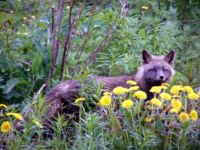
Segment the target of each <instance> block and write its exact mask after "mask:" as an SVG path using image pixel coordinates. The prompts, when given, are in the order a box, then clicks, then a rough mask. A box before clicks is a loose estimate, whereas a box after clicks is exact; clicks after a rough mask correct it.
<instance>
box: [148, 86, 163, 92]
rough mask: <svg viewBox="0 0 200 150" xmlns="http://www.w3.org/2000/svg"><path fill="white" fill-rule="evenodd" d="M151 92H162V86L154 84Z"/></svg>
mask: <svg viewBox="0 0 200 150" xmlns="http://www.w3.org/2000/svg"><path fill="white" fill-rule="evenodd" d="M150 92H152V93H160V92H161V89H160V87H158V86H153V87H152V88H151V90H150Z"/></svg>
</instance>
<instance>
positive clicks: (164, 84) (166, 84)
mask: <svg viewBox="0 0 200 150" xmlns="http://www.w3.org/2000/svg"><path fill="white" fill-rule="evenodd" d="M161 86H167V87H169V84H168V83H162V84H161Z"/></svg>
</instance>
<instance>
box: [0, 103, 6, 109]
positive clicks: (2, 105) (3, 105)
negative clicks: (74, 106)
mask: <svg viewBox="0 0 200 150" xmlns="http://www.w3.org/2000/svg"><path fill="white" fill-rule="evenodd" d="M1 107H4V108H5V109H6V108H8V107H7V106H6V105H5V104H0V108H1Z"/></svg>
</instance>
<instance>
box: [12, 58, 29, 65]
mask: <svg viewBox="0 0 200 150" xmlns="http://www.w3.org/2000/svg"><path fill="white" fill-rule="evenodd" d="M15 59H16V60H18V61H20V62H21V63H22V64H24V65H28V66H30V65H31V64H32V62H29V63H28V62H25V61H22V60H20V59H18V58H15Z"/></svg>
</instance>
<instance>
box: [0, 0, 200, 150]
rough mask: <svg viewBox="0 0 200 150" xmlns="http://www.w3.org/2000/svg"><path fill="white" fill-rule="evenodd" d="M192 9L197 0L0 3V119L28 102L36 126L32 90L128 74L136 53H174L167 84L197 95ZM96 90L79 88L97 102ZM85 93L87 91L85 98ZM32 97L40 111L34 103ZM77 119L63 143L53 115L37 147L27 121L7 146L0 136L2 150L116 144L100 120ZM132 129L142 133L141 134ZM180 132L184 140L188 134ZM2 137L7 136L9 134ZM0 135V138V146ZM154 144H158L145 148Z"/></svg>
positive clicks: (199, 49) (198, 52)
mask: <svg viewBox="0 0 200 150" xmlns="http://www.w3.org/2000/svg"><path fill="white" fill-rule="evenodd" d="M199 5H200V2H199V1H198V0H190V1H189V0H185V1H182V0H168V1H161V0H158V1H147V0H135V1H133V0H123V1H115V0H113V1H110V0H104V1H101V0H94V1H92V0H89V1H87V2H85V1H83V0H82V1H78V0H76V1H75V0H65V1H64V0H63V1H61V0H58V1H53V0H42V1H40V0H34V1H32V0H2V1H0V45H1V47H0V54H1V55H0V83H1V84H0V104H6V105H8V108H7V109H6V111H5V110H4V109H3V108H4V107H3V105H2V106H0V115H2V114H3V113H5V112H19V113H21V112H22V113H24V112H25V111H26V110H27V109H28V108H27V105H30V104H34V106H32V107H35V109H39V110H37V111H36V114H37V115H34V116H33V118H31V119H32V120H39V121H41V120H40V119H41V115H42V114H41V112H43V111H44V110H45V109H46V108H45V107H42V106H43V103H44V102H43V98H42V93H39V94H40V96H41V97H39V100H38V95H37V94H35V93H36V92H38V91H39V90H40V89H41V87H42V86H43V85H44V84H45V85H46V87H45V89H44V88H42V90H43V92H45V91H47V90H48V89H50V88H51V87H53V86H55V85H57V84H59V83H60V82H62V81H64V80H68V79H75V78H76V79H77V78H78V79H79V78H82V79H85V78H87V77H91V76H92V77H93V76H96V75H105V76H115V75H121V74H132V73H134V72H135V71H136V69H137V67H139V66H140V58H141V51H142V50H143V49H146V50H147V51H148V52H150V53H152V54H159V55H160V54H166V53H167V52H168V51H169V50H171V49H174V50H175V52H176V60H175V70H176V74H175V77H174V79H173V82H172V85H175V84H178V85H183V86H191V87H192V88H193V89H194V90H195V91H196V92H197V91H199V90H200V88H199V86H200V76H199V73H200V60H199V59H198V58H199V57H200V37H199V34H200V30H199V27H200V21H199V18H200V10H199V8H198V6H199ZM63 56H65V57H63ZM94 86H96V85H94ZM101 86H102V85H97V87H96V89H97V90H96V91H94V88H93V87H92V88H91V87H87V86H85V87H84V86H83V90H82V94H81V96H83V97H85V98H86V99H87V101H90V100H95V101H96V102H97V101H99V99H100V98H101V95H100V93H101V92H100V89H101ZM86 90H87V91H89V92H88V93H87V92H86V93H85V91H86ZM36 100H37V101H38V103H39V104H40V107H36V106H35V105H36V104H35V103H34V102H35V101H36ZM86 103H87V102H86ZM24 106H25V108H24ZM43 109H44V110H43ZM42 110H43V111H42ZM127 113H130V112H127ZM81 114H82V117H80V120H81V121H80V122H83V123H85V124H86V125H87V126H86V127H85V126H81V125H82V124H81V123H80V122H79V123H80V124H78V123H77V124H75V127H74V128H73V129H72V130H77V132H76V133H77V134H76V135H73V136H72V135H71V137H70V138H68V139H67V136H68V135H69V134H72V133H73V132H72V131H71V128H62V127H64V126H66V125H67V124H68V120H66V119H65V117H64V116H59V117H58V119H57V122H54V123H52V129H53V130H54V131H55V132H54V133H53V136H52V138H51V139H49V140H47V141H45V142H44V141H43V138H44V137H43V136H42V133H43V132H44V131H43V129H38V127H37V126H35V125H37V123H34V122H36V121H33V123H32V122H30V123H29V124H28V127H27V130H25V131H24V134H22V135H21V134H20V133H19V134H20V135H18V137H17V138H13V141H11V142H10V143H9V141H8V140H9V138H7V140H5V139H6V137H5V136H4V138H5V139H4V140H5V141H6V143H7V145H10V149H13V148H16V149H18V148H19V149H23V148H26V147H27V145H29V146H30V148H33V149H34V148H38V149H43V148H52V149H66V148H71V147H72V146H73V149H74V148H77V149H84V147H85V149H87V147H88V146H90V148H89V149H95V148H97V149H98V148H99V149H100V148H102V147H103V148H104V149H111V148H113V147H112V146H113V143H112V142H115V140H116V139H112V138H111V137H112V133H105V132H103V131H102V128H104V127H105V126H106V125H108V122H107V121H102V117H101V116H98V115H97V114H96V113H89V114H87V113H81ZM129 115H130V114H129ZM128 117H129V116H128ZM8 119H10V120H11V118H7V117H2V119H1V118H0V124H2V123H3V122H4V121H6V120H8ZM128 119H130V118H128ZM128 119H127V120H128ZM97 123H98V124H97ZM5 126H6V127H9V124H8V123H5ZM12 126H13V125H12ZM185 126H189V125H187V124H186V125H185ZM192 127H193V126H192ZM82 128H83V129H82ZM194 128H195V129H198V127H196V126H195V127H194ZM32 129H37V130H32ZM5 131H6V130H5ZM83 131H84V132H83ZM93 131H94V132H93ZM71 132H72V133H71ZM140 132H141V134H146V135H147V131H146V130H145V131H143V130H142V129H141V130H140ZM183 132H184V134H185V137H186V135H187V134H188V133H187V132H186V131H185V130H184V131H183ZM198 132H199V131H198ZM78 133H82V134H84V135H80V134H78ZM104 133H105V134H106V135H104ZM151 134H152V133H149V132H148V136H152V138H155V140H156V138H157V137H155V135H151ZM173 134H175V133H173ZM10 136H11V137H12V136H13V135H12V134H11V133H10ZM104 136H105V137H104ZM133 136H136V135H133ZM140 136H141V135H140ZM143 136H144V135H142V137H143ZM161 136H162V137H163V135H162V134H161ZM170 136H172V135H168V137H170ZM174 136H176V135H174ZM74 137H75V138H74ZM85 137H86V138H85ZM91 137H92V138H91ZM114 137H115V136H114ZM176 137H177V136H176ZM1 138H3V135H2V136H0V142H1ZM106 138H107V139H106ZM124 138H125V137H124ZM137 138H139V137H137ZM140 138H141V137H140ZM66 139H67V141H68V142H66ZM147 139H149V137H148V138H147ZM35 140H36V141H35ZM106 140H107V141H106ZM127 140H128V139H127ZM197 140H199V139H197ZM57 141H60V142H57ZM138 141H139V139H138ZM138 141H137V142H136V143H138ZM126 142H127V141H126ZM143 142H144V141H143ZM157 142H158V141H157ZM181 142H186V143H184V144H186V145H184V146H185V147H184V148H186V147H187V142H188V143H189V144H191V143H192V142H191V141H187V140H185V141H184V140H183V141H181ZM147 143H149V142H147ZM0 144H1V143H0ZM82 144H83V145H82ZM126 144H127V143H126ZM128 144H129V143H128ZM128 144H127V145H128ZM156 144H157V145H158V144H159V143H155V144H154V145H150V146H155V145H156ZM179 144H182V143H179ZM127 145H126V146H127ZM0 146H2V144H1V145H0ZM114 146H116V145H114ZM116 147H118V146H116ZM177 147H178V148H180V145H178V146H177ZM118 148H120V147H118ZM130 148H132V147H130ZM136 148H137V147H136ZM138 148H139V147H138ZM140 148H141V149H142V146H140ZM143 148H145V147H143ZM167 148H171V147H167Z"/></svg>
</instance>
